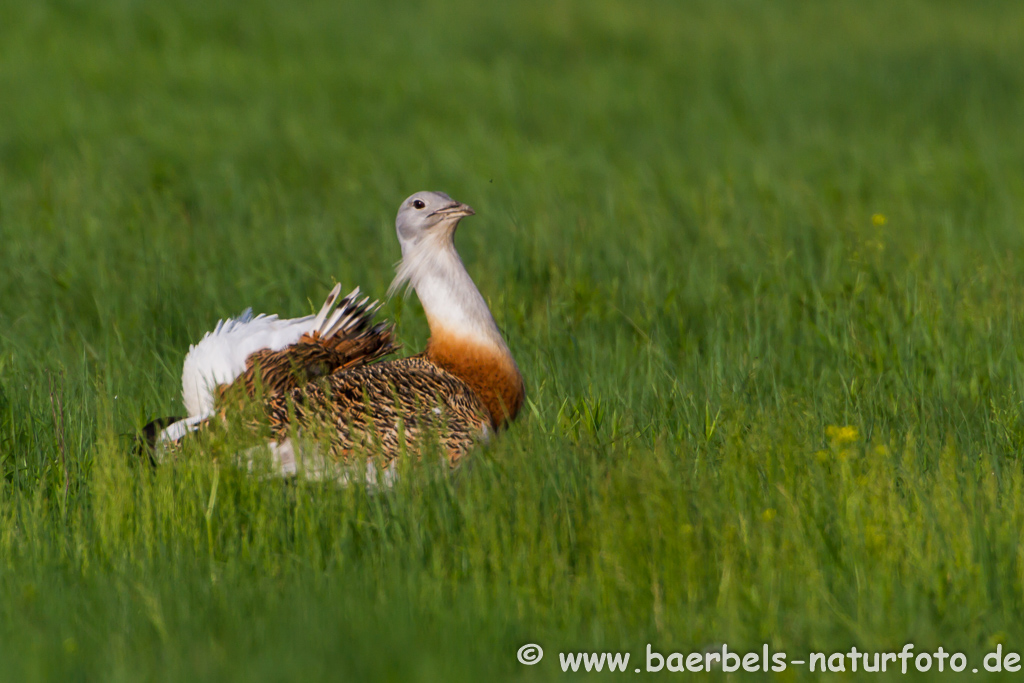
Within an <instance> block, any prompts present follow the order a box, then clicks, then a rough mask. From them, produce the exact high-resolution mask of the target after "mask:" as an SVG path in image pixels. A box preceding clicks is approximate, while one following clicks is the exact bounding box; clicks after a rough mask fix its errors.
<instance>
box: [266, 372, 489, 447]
mask: <svg viewBox="0 0 1024 683" xmlns="http://www.w3.org/2000/svg"><path fill="white" fill-rule="evenodd" d="M266 410H267V416H268V417H269V419H270V423H271V428H272V430H273V431H274V434H275V436H276V437H277V438H279V439H284V438H287V436H288V434H289V431H290V430H291V429H292V428H293V427H297V428H299V429H300V430H310V429H311V430H312V431H314V432H315V431H317V430H323V431H326V433H327V434H328V436H329V442H330V449H331V454H332V455H333V456H334V457H335V458H336V459H338V460H341V461H345V460H347V459H348V458H349V456H350V455H351V454H352V452H353V450H355V449H369V450H370V451H374V450H379V451H380V453H381V454H382V455H383V457H384V459H385V460H386V461H390V460H392V459H394V458H395V457H396V456H398V455H399V454H400V453H401V451H402V447H403V441H404V445H405V447H406V448H409V449H410V450H411V451H413V452H415V451H416V450H417V449H418V447H419V446H420V445H422V443H423V441H424V440H425V439H429V438H432V437H433V436H436V437H437V438H439V439H440V443H441V445H442V447H444V449H445V450H446V451H447V453H448V457H449V462H450V463H451V464H455V463H456V462H457V461H458V459H459V458H460V457H461V456H462V455H463V454H464V453H465V452H466V451H468V450H469V449H470V448H471V447H472V445H473V444H474V443H476V442H477V440H478V439H479V438H480V434H481V429H482V427H483V426H484V425H485V424H486V423H487V421H488V419H489V418H488V409H487V406H486V405H484V403H483V401H481V400H480V397H479V396H478V395H477V394H476V393H475V392H474V391H473V389H472V388H470V386H469V385H467V384H466V383H465V382H463V381H462V380H461V379H459V378H458V377H456V376H455V375H453V374H451V373H449V372H448V371H446V370H445V369H444V368H442V367H440V366H438V365H436V364H435V363H433V362H432V361H431V360H430V359H428V358H427V357H426V356H425V355H424V354H420V355H417V356H411V357H409V358H402V359H400V360H394V361H385V362H381V363H375V364H373V365H363V366H359V367H354V368H351V369H346V370H342V371H340V372H336V373H334V374H332V375H329V376H328V377H326V378H324V379H323V380H321V381H319V382H310V383H309V384H307V385H306V386H304V387H301V388H297V389H295V390H293V391H292V392H290V393H289V394H287V395H285V394H279V395H276V396H273V397H272V398H270V399H269V400H268V401H267V403H266ZM293 420H294V422H293Z"/></svg>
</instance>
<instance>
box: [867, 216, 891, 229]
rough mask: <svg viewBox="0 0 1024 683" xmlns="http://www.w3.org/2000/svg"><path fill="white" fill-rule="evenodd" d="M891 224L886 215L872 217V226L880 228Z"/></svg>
mask: <svg viewBox="0 0 1024 683" xmlns="http://www.w3.org/2000/svg"><path fill="white" fill-rule="evenodd" d="M888 222H889V219H888V218H886V217H885V214H884V213H876V214H872V216H871V224H872V225H877V226H879V227H881V226H883V225H885V224H886V223H888Z"/></svg>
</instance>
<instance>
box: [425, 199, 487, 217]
mask: <svg viewBox="0 0 1024 683" xmlns="http://www.w3.org/2000/svg"><path fill="white" fill-rule="evenodd" d="M475 213H476V211H474V210H473V209H472V207H470V206H469V205H468V204H461V203H459V202H453V203H451V204H449V205H448V206H446V207H444V208H443V209H438V210H437V211H435V212H433V213H432V214H430V215H431V216H441V217H443V218H462V217H463V216H472V215H473V214H475Z"/></svg>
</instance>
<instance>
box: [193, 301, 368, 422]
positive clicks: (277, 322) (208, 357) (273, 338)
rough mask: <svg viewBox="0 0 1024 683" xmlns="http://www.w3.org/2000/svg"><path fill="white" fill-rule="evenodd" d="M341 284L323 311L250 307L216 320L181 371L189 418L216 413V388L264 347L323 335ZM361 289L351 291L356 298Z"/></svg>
mask: <svg viewBox="0 0 1024 683" xmlns="http://www.w3.org/2000/svg"><path fill="white" fill-rule="evenodd" d="M340 291H341V285H336V286H335V287H334V289H333V290H332V291H331V294H330V295H329V296H328V297H327V301H326V302H325V303H324V306H323V308H322V309H321V310H320V313H319V314H317V315H316V316H312V315H307V316H303V317H301V318H288V319H285V320H281V319H280V318H278V317H277V316H276V315H258V316H256V317H255V318H254V317H252V310H251V309H249V310H247V311H245V312H244V313H242V315H240V316H239V317H237V318H229V319H228V320H222V321H220V322H219V323H217V326H216V327H215V328H214V329H213V331H212V332H207V333H206V335H205V336H204V337H203V338H202V339H201V340H200V341H199V343H198V344H194V345H192V346H191V347H190V348H189V351H188V355H187V356H185V364H184V367H183V369H182V373H181V391H182V399H183V400H184V403H185V410H186V411H187V412H188V415H189V417H197V416H209V415H211V414H212V413H213V398H214V394H213V391H214V389H216V388H217V387H218V386H219V385H221V384H231V383H232V382H234V381H235V380H236V379H237V378H238V377H239V376H240V375H241V374H242V373H243V372H245V361H246V359H247V358H248V357H249V356H251V355H252V354H254V353H256V352H257V351H262V350H263V349H269V350H271V351H280V350H281V349H283V348H285V347H287V346H290V345H292V344H294V343H296V342H297V341H299V339H300V338H302V335H304V334H307V333H312V332H314V331H316V330H319V331H320V332H321V335H322V336H326V335H323V333H324V332H325V330H324V329H323V328H324V327H325V322H333V316H332V320H328V316H329V315H330V313H331V309H333V307H334V305H335V303H336V302H337V300H338V293H339V292H340ZM358 292H359V289H358V288H356V290H355V291H354V292H352V293H351V294H349V297H352V298H354V297H355V295H357V294H358Z"/></svg>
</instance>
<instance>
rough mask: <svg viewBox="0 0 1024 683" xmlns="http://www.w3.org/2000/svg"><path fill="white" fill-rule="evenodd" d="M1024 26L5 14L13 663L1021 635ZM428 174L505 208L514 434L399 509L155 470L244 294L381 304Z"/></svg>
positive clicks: (324, 674)
mask: <svg viewBox="0 0 1024 683" xmlns="http://www.w3.org/2000/svg"><path fill="white" fill-rule="evenodd" d="M1022 37H1024V5H1021V4H1020V3H1016V2H995V1H991V2H989V1H986V2H941V1H935V2H923V1H914V0H900V1H898V2H893V1H886V2H874V1H870V0H868V1H859V2H853V1H849V2H847V1H837V2H828V3H825V2H821V3H811V2H771V3H768V2H754V1H745V0H732V1H725V2H710V1H708V2H667V1H666V2H659V1H657V0H650V1H640V2H627V1H625V0H589V1H587V2H582V1H570V0H547V1H544V2H541V1H536V2H533V1H525V2H514V3H490V4H488V3H478V2H464V1H462V0H453V1H451V2H446V3H442V2H423V3H402V2H390V1H389V2H379V3H375V4H371V3H341V2H328V1H317V0H303V1H300V2H293V3H280V2H277V3H275V2H265V1H264V0H253V1H251V2H247V3H235V2H228V3H212V2H199V1H196V0H171V1H168V2H162V3H154V2H144V1H141V0H123V1H116V0H101V1H90V2H85V1H76V0H68V1H64V2H56V1H54V2H43V1H41V2H33V3H16V2H4V3H0V471H2V473H3V477H4V481H3V484H2V487H0V615H2V616H0V662H2V665H0V680H12V681H15V680H16V681H33V680H62V681H69V680H72V681H74V680H107V681H121V680H124V681H140V680H190V681H194V680H209V681H225V680H245V681H257V680H268V681H269V680H296V679H301V678H312V679H337V680H392V681H430V680H445V681H448V680H491V679H522V680H548V679H556V678H561V677H562V676H563V674H562V673H561V670H560V668H559V666H558V657H557V653H558V652H564V651H629V652H631V653H632V657H633V659H632V660H631V663H630V667H629V670H630V671H632V669H633V668H634V664H635V665H639V666H641V667H643V665H644V664H643V661H642V657H643V654H644V648H645V646H646V644H647V643H651V644H652V645H653V647H654V648H655V649H656V650H660V651H661V652H663V653H668V652H673V651H682V652H690V651H701V650H704V649H705V648H708V647H712V646H714V645H716V644H718V643H723V642H725V643H728V644H729V647H730V649H733V650H739V651H745V650H757V651H760V648H761V645H762V644H763V643H768V644H770V646H771V648H772V649H773V650H774V651H787V652H789V653H790V658H791V659H794V658H800V655H805V654H806V653H807V652H809V651H824V652H831V651H848V650H849V648H850V646H852V645H856V646H857V647H858V648H859V649H861V650H865V649H866V650H869V651H898V650H899V649H900V648H902V647H903V644H904V643H906V642H913V643H915V644H916V647H917V651H918V652H921V651H925V650H928V651H932V650H934V649H935V648H936V647H938V646H939V645H942V646H943V647H944V648H945V649H946V650H947V651H962V652H964V653H966V654H967V655H968V656H969V657H970V661H971V663H972V665H974V666H978V667H979V668H980V665H979V662H980V660H981V657H982V655H983V654H984V653H986V652H988V651H989V650H990V649H992V648H994V647H995V645H996V644H1000V643H1002V644H1003V646H1004V649H1006V650H1010V651H1014V650H1016V651H1020V650H1024V628H1022V627H1021V624H1022V623H1024V554H1022V551H1021V547H1022V546H1021V545H1020V533H1021V529H1022V527H1024V496H1022V494H1024V476H1022V462H1021V455H1022V447H1024V422H1022V417H1024V415H1022V410H1024V408H1022V396H1024V382H1022V380H1024V372H1022V371H1024V365H1022V346H1021V343H1020V342H1019V339H1020V338H1021V335H1022V332H1024V303H1022V299H1021V295H1020V293H1021V291H1022V289H1024V265H1022V264H1021V258H1020V255H1021V253H1022V251H1021V250H1022V248H1024V218H1022V216H1024V171H1022V169H1024V163H1022V160H1024V128H1022V126H1021V122H1022V121H1024V39H1022ZM424 189H430V190H442V191H445V192H447V193H449V194H450V195H452V196H453V197H455V198H456V199H459V200H460V201H464V202H467V203H469V204H471V205H472V206H473V207H474V208H475V209H476V210H477V216H475V217H473V218H471V219H468V220H466V221H464V222H463V224H462V226H461V229H460V231H459V235H458V239H457V244H458V247H459V250H460V253H461V254H462V257H463V260H464V261H465V262H466V264H467V268H468V269H469V271H470V273H471V274H472V276H473V277H474V279H475V281H476V282H477V284H478V286H479V287H480V289H481V291H482V292H483V294H484V296H485V298H487V300H488V301H489V302H490V305H491V308H492V310H493V312H494V314H495V317H496V319H497V321H498V323H499V325H500V326H501V327H502V329H503V331H504V332H505V334H506V336H507V338H508V340H509V343H510V346H511V348H512V350H513V353H514V354H515V355H516V358H517V360H518V362H519V365H520V367H521V368H522V370H523V372H524V375H525V378H526V382H527V387H528V392H529V398H530V402H529V404H528V406H527V408H526V409H525V410H524V412H523V414H522V416H521V418H520V420H519V421H518V422H517V423H516V424H515V425H514V426H513V428H512V429H510V430H509V431H508V432H507V433H505V434H503V435H502V436H501V438H500V439H497V440H496V441H495V442H494V443H493V444H491V445H489V446H488V447H487V448H484V449H481V450H480V451H479V452H477V453H475V454H474V455H473V456H472V457H471V458H470V463H469V465H468V466H465V467H463V468H462V469H461V470H460V471H459V472H458V473H456V474H455V475H453V476H446V475H445V474H444V473H443V472H438V471H435V470H434V469H431V468H430V467H427V466H416V465H410V466H408V467H407V469H406V471H405V473H404V475H403V477H402V479H401V482H400V484H399V486H398V488H397V489H396V490H394V491H391V492H387V493H383V494H368V493H367V492H366V491H364V490H362V489H360V488H359V487H353V488H349V489H345V490H341V491H338V490H335V489H333V488H330V487H319V486H311V485H282V484H280V483H278V482H268V481H262V480H257V479H252V478H248V477H245V476H243V475H242V474H241V473H239V472H236V471H233V470H232V469H231V468H228V467H223V468H221V469H219V470H218V469H217V468H216V467H215V466H214V465H213V464H212V462H211V460H210V458H204V457H203V454H201V453H199V454H195V457H191V458H186V459H185V460H183V461H182V462H179V463H177V464H175V465H173V466H168V467H163V468H160V469H158V470H156V471H150V470H149V469H147V468H143V467H139V466H138V465H137V464H136V463H135V461H134V460H133V458H132V457H131V456H130V454H129V443H130V436H131V435H132V434H134V432H135V430H136V429H137V428H138V427H139V426H141V425H142V424H143V423H144V422H145V421H146V420H148V419H149V418H151V417H154V416H156V415H162V414H173V413H176V412H180V368H181V361H182V359H183V357H184V354H185V353H186V351H187V349H188V345H189V344H190V343H193V342H194V341H196V340H197V339H198V338H199V337H200V336H201V335H202V333H203V332H204V331H206V330H208V329H210V328H211V327H212V325H213V324H214V323H215V322H216V321H217V320H218V319H219V318H222V317H227V316H230V315H233V314H235V313H237V312H238V311H240V310H241V309H243V308H245V307H247V306H252V307H253V308H254V309H255V310H256V311H257V312H260V311H265V312H276V313H280V314H282V315H288V316H296V315H300V314H305V313H308V312H310V311H313V310H315V308H317V307H318V306H319V303H320V302H321V301H322V300H323V297H324V295H325V293H326V291H327V289H328V288H329V287H330V286H331V284H332V283H333V282H334V281H340V282H342V283H343V284H344V285H346V286H349V287H351V286H355V285H357V284H358V285H360V286H361V287H362V288H363V290H364V291H365V292H367V293H369V294H371V295H373V296H376V297H381V296H383V294H384V292H385V290H386V287H387V284H388V282H389V281H390V279H391V277H392V274H393V268H392V267H393V264H394V262H395V261H396V260H397V259H398V257H399V249H398V244H397V240H396V239H395V236H394V227H393V220H394V213H395V211H396V210H397V207H398V204H399V203H400V202H401V201H402V200H403V199H404V198H405V197H406V196H408V195H409V194H411V193H413V192H415V191H418V190H424ZM385 312H386V314H387V315H389V316H391V317H393V318H394V319H395V320H396V321H397V322H398V332H399V335H400V337H401V340H402V342H403V343H404V344H405V345H406V348H407V350H409V351H416V350H419V349H421V348H422V347H423V344H424V343H425V340H426V338H427V334H428V331H427V328H426V323H425V321H424V319H423V316H422V312H421V310H420V308H419V304H418V302H416V300H415V297H411V298H409V299H408V300H395V301H392V302H389V303H388V305H387V306H386V307H385ZM527 642H536V643H540V644H541V645H543V647H544V648H545V651H546V653H547V655H546V657H545V659H544V660H543V661H542V662H540V663H539V664H538V665H536V666H533V667H525V666H522V665H520V664H518V663H517V662H516V660H515V653H516V650H517V649H518V648H519V647H520V646H521V645H523V644H524V643H527ZM932 673H934V670H933V672H932ZM580 675H581V674H580ZM619 675H622V674H619ZM645 675H646V674H645ZM718 675H722V674H718ZM742 675H743V676H744V678H749V679H751V680H755V679H759V677H762V676H763V677H765V678H768V677H779V678H781V679H784V680H792V679H800V678H804V677H807V676H808V673H807V671H806V668H805V667H798V666H796V667H790V668H789V669H787V671H785V672H783V673H782V674H779V675H778V676H776V675H774V674H751V673H748V674H742ZM847 675H848V676H851V677H855V675H853V674H847ZM857 675H861V674H857ZM864 675H866V676H868V677H870V678H872V679H875V678H877V677H878V674H864ZM936 675H938V674H936ZM946 675H949V674H946ZM713 677H714V676H712V678H713ZM883 678H884V676H883ZM979 678H984V676H983V675H982V676H979Z"/></svg>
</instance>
